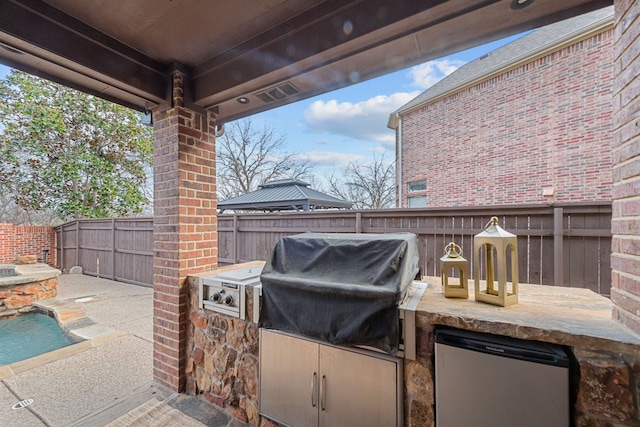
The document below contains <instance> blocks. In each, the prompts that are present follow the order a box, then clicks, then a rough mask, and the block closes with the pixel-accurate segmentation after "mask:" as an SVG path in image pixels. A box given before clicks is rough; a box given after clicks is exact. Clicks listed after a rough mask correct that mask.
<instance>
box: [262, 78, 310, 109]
mask: <svg viewBox="0 0 640 427" xmlns="http://www.w3.org/2000/svg"><path fill="white" fill-rule="evenodd" d="M298 93H300V91H299V90H298V88H296V87H295V86H294V85H292V84H291V83H289V82H286V83H283V84H281V85H279V86H275V87H272V88H269V89H267V90H265V91H263V92H258V93H256V94H255V96H257V97H258V98H259V99H261V100H262V101H263V102H264V103H267V104H268V103H270V102H274V101H280V100H281V99H284V98H286V97H288V96H292V95H296V94H298Z"/></svg>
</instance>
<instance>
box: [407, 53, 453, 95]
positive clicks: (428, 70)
mask: <svg viewBox="0 0 640 427" xmlns="http://www.w3.org/2000/svg"><path fill="white" fill-rule="evenodd" d="M464 64H465V62H464V61H459V60H457V59H437V60H435V61H429V62H425V63H424V64H420V65H416V66H415V67H411V69H410V70H409V76H410V77H411V79H412V83H411V85H412V86H414V87H418V88H420V89H428V88H430V87H431V86H433V85H434V84H436V83H438V82H439V81H440V80H442V79H443V78H445V77H446V76H448V75H449V74H451V73H453V72H454V71H455V70H457V69H458V68H460V67H461V66H463V65H464Z"/></svg>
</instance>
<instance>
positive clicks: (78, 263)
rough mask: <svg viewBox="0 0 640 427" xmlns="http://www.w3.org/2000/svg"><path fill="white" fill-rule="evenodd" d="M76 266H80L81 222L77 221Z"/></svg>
mask: <svg viewBox="0 0 640 427" xmlns="http://www.w3.org/2000/svg"><path fill="white" fill-rule="evenodd" d="M75 265H80V220H76V263H75ZM83 268H84V267H83Z"/></svg>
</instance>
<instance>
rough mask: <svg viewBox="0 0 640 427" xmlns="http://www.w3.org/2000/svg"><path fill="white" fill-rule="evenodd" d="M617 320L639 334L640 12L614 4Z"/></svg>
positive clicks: (624, 2)
mask: <svg viewBox="0 0 640 427" xmlns="http://www.w3.org/2000/svg"><path fill="white" fill-rule="evenodd" d="M614 4H615V25H616V44H615V48H614V61H615V70H616V73H617V75H616V77H615V84H614V91H613V92H614V94H613V95H614V98H613V113H614V118H613V124H614V134H613V144H612V147H611V148H612V155H613V181H614V184H613V191H612V195H613V217H612V224H611V231H612V234H613V240H612V248H611V249H612V255H611V268H612V276H611V286H612V289H611V300H612V301H613V303H614V305H615V307H614V309H613V318H614V319H616V320H618V321H619V322H621V323H622V324H623V325H625V326H627V327H629V328H630V329H632V330H633V331H634V332H636V333H638V334H640V74H639V73H640V6H639V5H638V3H637V0H615V2H614Z"/></svg>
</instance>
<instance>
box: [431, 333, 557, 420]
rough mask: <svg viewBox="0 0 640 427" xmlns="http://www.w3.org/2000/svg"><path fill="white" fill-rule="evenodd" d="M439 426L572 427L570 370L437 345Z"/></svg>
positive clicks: (437, 410) (437, 411)
mask: <svg viewBox="0 0 640 427" xmlns="http://www.w3.org/2000/svg"><path fill="white" fill-rule="evenodd" d="M435 353H436V355H435V356H436V369H435V374H436V426H438V427H463V426H473V427H484V426H486V427H512V426H518V427H526V426H531V427H540V426H545V427H556V426H557V427H566V426H568V425H569V369H568V368H565V367H558V366H551V365H545V364H541V363H535V362H527V361H522V360H518V359H512V358H508V357H503V356H497V355H492V354H486V353H481V352H477V351H473V350H468V349H464V348H459V347H454V346H450V345H446V344H441V343H436V345H435Z"/></svg>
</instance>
